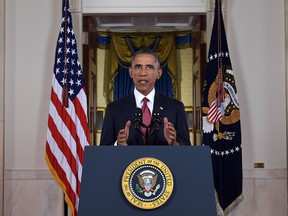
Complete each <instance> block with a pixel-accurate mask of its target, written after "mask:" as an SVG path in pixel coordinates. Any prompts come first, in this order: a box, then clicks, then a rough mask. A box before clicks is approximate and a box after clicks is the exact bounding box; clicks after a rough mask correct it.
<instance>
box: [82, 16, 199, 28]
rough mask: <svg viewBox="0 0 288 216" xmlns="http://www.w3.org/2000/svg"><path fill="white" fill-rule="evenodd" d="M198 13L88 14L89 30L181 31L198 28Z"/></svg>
mask: <svg viewBox="0 0 288 216" xmlns="http://www.w3.org/2000/svg"><path fill="white" fill-rule="evenodd" d="M199 17H200V15H192V14H160V15H151V14H148V15H90V16H86V18H87V19H88V20H89V31H118V32H119V31H121V32H129V31H133V32H135V31H139V32H143V31H145V32H151V31H157V32H159V31H163V32H164V31H183V30H194V29H198V30H199V23H200V21H199V20H200V19H199Z"/></svg>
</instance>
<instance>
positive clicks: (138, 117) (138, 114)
mask: <svg viewBox="0 0 288 216" xmlns="http://www.w3.org/2000/svg"><path fill="white" fill-rule="evenodd" d="M142 117H143V114H142V109H141V108H136V110H135V112H134V115H133V118H132V124H133V125H134V129H135V130H136V131H139V132H140V133H142V130H141V126H143V122H142Z"/></svg>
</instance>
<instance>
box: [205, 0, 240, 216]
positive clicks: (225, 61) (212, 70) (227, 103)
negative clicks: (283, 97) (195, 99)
mask: <svg viewBox="0 0 288 216" xmlns="http://www.w3.org/2000/svg"><path fill="white" fill-rule="evenodd" d="M208 55H209V56H208V59H207V68H206V73H205V82H204V85H203V86H204V89H203V95H202V97H203V98H202V111H203V112H202V122H203V144H204V145H206V146H210V151H211V160H212V167H213V177H214V187H215V191H216V201H217V212H218V214H217V215H219V216H225V215H228V214H229V213H230V212H231V211H232V210H233V209H234V208H235V207H236V206H237V205H238V204H239V203H240V202H241V200H242V199H243V195H242V182H243V175H242V143H241V125H240V108H239V101H238V95H237V88H236V82H235V79H234V72H233V69H232V65H231V61H230V53H229V49H228V43H227V39H226V33H225V28H224V22H223V16H222V10H221V0H215V15H214V23H213V29H212V35H211V41H210V47H209V54H208Z"/></svg>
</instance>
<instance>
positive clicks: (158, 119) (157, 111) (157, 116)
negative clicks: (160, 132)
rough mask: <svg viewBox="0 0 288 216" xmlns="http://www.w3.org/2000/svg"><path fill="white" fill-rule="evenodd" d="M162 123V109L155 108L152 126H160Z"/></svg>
mask: <svg viewBox="0 0 288 216" xmlns="http://www.w3.org/2000/svg"><path fill="white" fill-rule="evenodd" d="M161 123H162V117H161V111H160V109H157V108H154V110H153V113H152V119H151V126H152V125H154V124H157V126H159V125H160V124H161Z"/></svg>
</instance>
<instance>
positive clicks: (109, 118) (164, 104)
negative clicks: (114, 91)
mask: <svg viewBox="0 0 288 216" xmlns="http://www.w3.org/2000/svg"><path fill="white" fill-rule="evenodd" d="M153 109H154V110H160V111H161V113H160V114H161V119H162V123H161V125H160V127H159V132H157V134H155V133H154V134H152V135H151V136H149V142H148V143H149V145H168V143H167V141H166V139H165V137H164V133H163V128H164V124H163V118H164V117H167V118H168V121H169V122H171V123H172V124H173V125H174V127H175V129H176V131H177V141H178V142H179V143H180V145H191V143H190V138H189V129H188V124H187V118H186V114H185V110H184V105H183V103H182V102H180V101H178V100H174V99H171V98H169V97H167V96H163V95H160V94H158V93H156V94H155V99H154V108H153ZM135 110H136V101H135V97H134V94H133V93H131V94H129V95H128V96H126V97H124V98H122V99H120V100H119V101H115V102H112V103H109V104H108V105H107V108H106V114H105V117H104V121H103V126H102V132H101V140H100V145H114V143H115V141H116V140H117V135H118V132H119V130H120V129H123V128H124V127H125V124H126V122H127V121H128V120H130V121H131V122H132V118H133V115H134V113H135ZM127 144H128V145H144V141H143V136H142V134H141V133H140V132H139V131H137V130H135V128H134V125H133V124H131V126H130V129H129V137H128V140H127Z"/></svg>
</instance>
